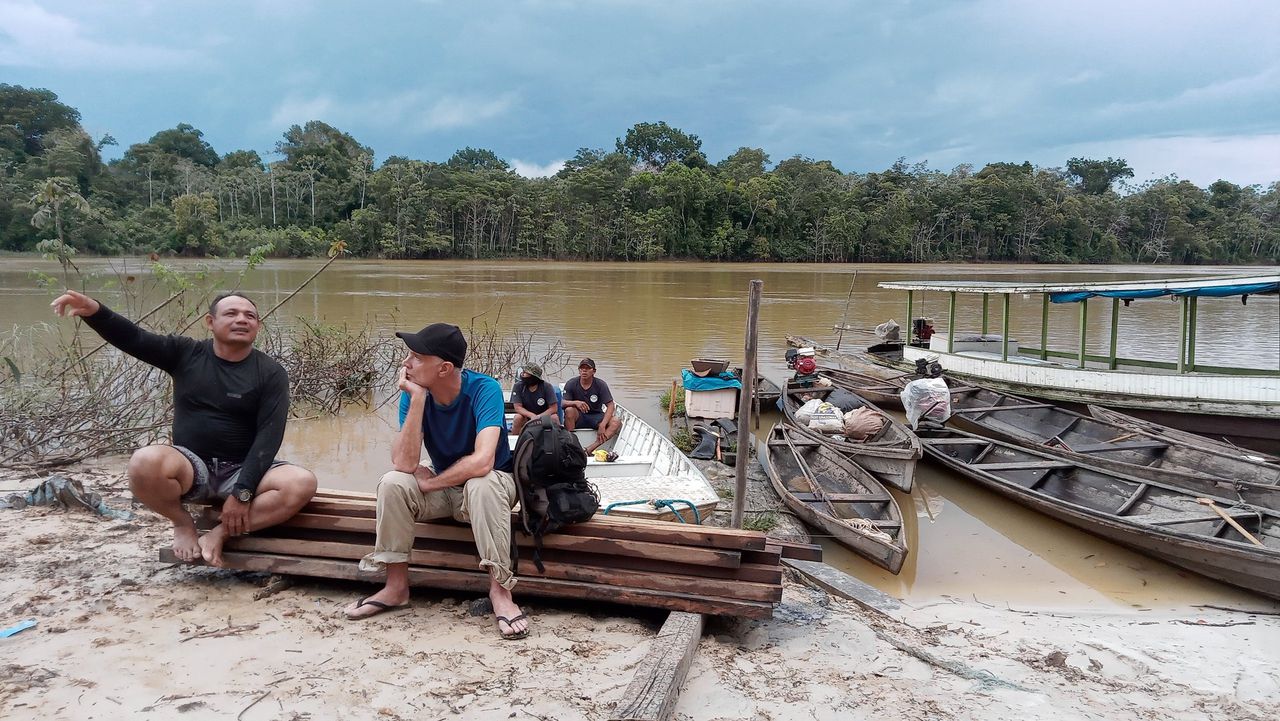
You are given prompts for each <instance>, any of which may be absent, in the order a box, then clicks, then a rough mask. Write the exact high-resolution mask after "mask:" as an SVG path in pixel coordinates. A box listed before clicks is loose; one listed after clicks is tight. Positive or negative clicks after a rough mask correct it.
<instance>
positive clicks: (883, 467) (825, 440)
mask: <svg viewBox="0 0 1280 721" xmlns="http://www.w3.org/2000/svg"><path fill="white" fill-rule="evenodd" d="M829 390H830V389H824V388H800V389H796V388H787V389H786V390H785V391H784V392H783V396H782V398H781V400H779V401H778V406H779V407H780V410H781V411H782V413H783V415H784V416H785V417H786V419H787V423H789V424H790V425H791V426H792V428H794V429H795V430H796V432H798V433H800V434H801V435H803V436H805V437H807V438H808V439H810V440H813V441H817V442H818V443H821V444H823V445H826V446H827V447H829V448H833V449H835V450H837V451H839V452H840V453H843V454H845V455H846V456H848V457H850V458H852V459H853V461H854V462H855V463H857V464H858V465H859V466H861V467H862V468H863V469H865V470H866V471H867V472H869V473H870V474H871V475H872V476H875V478H876V480H878V481H880V482H881V483H884V484H886V485H889V486H892V487H894V488H896V489H898V490H900V491H902V492H903V493H910V492H911V486H912V483H913V482H914V480H915V474H916V463H917V461H919V459H920V456H921V455H922V451H921V449H920V440H919V439H918V438H916V436H915V434H914V433H912V432H911V429H910V428H907V426H906V425H904V424H903V423H902V422H901V421H898V420H897V419H895V418H893V417H892V416H890V415H888V414H886V413H885V412H884V411H882V410H880V409H879V408H877V407H876V406H875V404H874V403H871V402H869V401H868V402H867V407H869V408H871V409H872V410H875V411H877V412H879V413H880V415H882V416H883V417H884V418H885V422H886V424H887V425H888V427H887V428H886V430H885V433H884V436H883V437H882V438H881V439H879V440H869V441H863V442H857V441H843V440H835V439H833V438H830V437H828V436H826V435H823V434H822V433H819V432H817V431H813V430H810V429H808V428H805V427H803V426H801V425H800V424H799V423H798V422H797V421H796V417H795V413H796V410H797V409H798V408H799V406H800V403H799V402H798V400H797V399H796V398H795V397H794V396H795V395H796V394H799V393H814V394H822V393H825V392H828V391H829ZM864 400H865V399H864Z"/></svg>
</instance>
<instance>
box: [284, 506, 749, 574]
mask: <svg viewBox="0 0 1280 721" xmlns="http://www.w3.org/2000/svg"><path fill="white" fill-rule="evenodd" d="M280 525H282V526H286V527H290V528H315V529H320V530H330V531H357V532H363V533H373V532H374V531H375V522H374V520H373V519H371V518H354V517H350V516H328V515H319V514H314V513H299V514H298V515H296V516H294V517H293V518H290V519H289V520H288V521H285V522H284V523H282V524H280ZM414 534H415V535H416V536H417V537H418V538H425V539H431V540H440V541H466V542H474V537H473V536H472V535H471V527H470V526H465V525H446V524H443V523H418V524H416V525H415V526H414ZM515 538H516V543H517V544H518V545H520V546H532V545H533V538H532V537H530V536H527V535H525V534H523V533H517V534H516V536H515ZM542 546H543V548H555V549H561V550H575V551H582V552H585V553H602V554H610V555H616V556H629V557H634V558H652V559H664V560H668V561H670V562H672V563H688V564H694V565H705V566H719V567H721V568H737V567H738V566H740V565H742V553H744V552H742V551H730V550H725V549H720V548H699V547H696V546H675V545H670V544H665V543H651V542H648V541H630V540H624V539H616V538H600V537H592V536H579V535H571V534H567V533H553V534H550V535H548V536H544V537H543V539H542ZM747 553H762V551H747ZM752 562H753V563H761V562H762V561H752Z"/></svg>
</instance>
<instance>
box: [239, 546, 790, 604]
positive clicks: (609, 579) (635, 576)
mask: <svg viewBox="0 0 1280 721" xmlns="http://www.w3.org/2000/svg"><path fill="white" fill-rule="evenodd" d="M226 548H227V550H233V551H245V552H253V553H273V554H279V555H282V556H307V557H317V558H332V559H338V560H346V561H350V562H355V561H358V560H360V559H361V558H363V557H364V556H365V555H366V554H368V553H369V552H370V551H371V550H372V548H371V547H370V546H369V545H361V544H354V543H340V542H333V541H314V540H301V539H293V538H262V537H255V536H243V537H240V538H235V539H231V540H229V541H228V542H227V546H226ZM409 563H410V564H411V565H414V566H429V567H432V568H444V569H454V570H461V571H466V570H479V564H480V558H479V557H478V556H476V555H475V553H474V552H473V553H456V552H449V551H437V550H427V549H416V548H415V549H414V550H413V551H411V552H410V553H409ZM543 567H544V568H545V569H546V571H545V573H539V572H538V570H537V568H535V567H534V565H533V563H532V561H530V562H529V563H527V565H525V564H522V565H521V573H520V574H519V578H520V580H521V582H523V581H525V580H528V579H544V578H545V579H559V580H567V581H582V582H584V583H594V584H599V585H604V586H626V587H629V588H639V589H647V590H653V591H670V592H672V593H698V594H700V595H706V596H723V597H725V598H734V599H742V600H747V601H773V602H777V601H781V600H782V586H781V585H768V584H763V583H748V582H745V581H737V580H719V579H710V578H699V577H696V576H680V575H676V574H672V573H645V572H640V571H628V570H623V569H612V568H600V567H594V566H585V565H579V564H575V563H561V562H558V561H548V560H544V561H543Z"/></svg>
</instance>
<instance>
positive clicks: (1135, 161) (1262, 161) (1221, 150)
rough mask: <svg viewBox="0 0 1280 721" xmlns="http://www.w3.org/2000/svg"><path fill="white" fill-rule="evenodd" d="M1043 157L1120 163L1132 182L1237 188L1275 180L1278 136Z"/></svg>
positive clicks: (1088, 147)
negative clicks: (1225, 183)
mask: <svg viewBox="0 0 1280 721" xmlns="http://www.w3.org/2000/svg"><path fill="white" fill-rule="evenodd" d="M1046 155H1047V156H1048V157H1049V158H1070V157H1085V158H1105V157H1115V158H1124V159H1125V160H1126V161H1128V163H1129V165H1130V167H1132V168H1133V170H1134V178H1133V181H1132V182H1135V183H1141V182H1143V181H1146V180H1151V179H1154V178H1161V177H1164V176H1166V175H1171V174H1172V175H1177V176H1178V177H1179V178H1181V179H1183V180H1189V181H1191V182H1192V183H1195V184H1196V185H1198V186H1200V187H1202V188H1203V187H1206V186H1208V185H1209V184H1210V183H1213V182H1215V181H1217V180H1220V179H1222V180H1229V181H1231V182H1232V183H1235V184H1237V185H1255V184H1261V185H1269V184H1271V183H1274V182H1276V181H1280V133H1269V134H1259V135H1219V136H1212V135H1199V136H1189V135H1183V136H1172V137H1164V138H1128V139H1122V140H1109V141H1106V142H1097V143H1080V144H1076V145H1069V146H1065V147H1062V148H1056V149H1050V150H1049V151H1047V153H1046ZM1061 162H1062V160H1056V161H1054V160H1050V161H1048V163H1047V164H1048V165H1057V164H1059V163H1061Z"/></svg>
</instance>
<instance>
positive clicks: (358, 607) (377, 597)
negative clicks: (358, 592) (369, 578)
mask: <svg viewBox="0 0 1280 721" xmlns="http://www.w3.org/2000/svg"><path fill="white" fill-rule="evenodd" d="M408 602H409V589H407V588H406V589H404V590H393V589H391V588H386V587H384V588H383V589H382V590H381V591H378V592H377V593H375V594H373V595H372V596H369V597H368V598H362V599H360V600H359V601H352V602H351V603H349V604H347V607H346V608H344V609H342V612H343V613H344V614H346V616H347V618H348V619H350V620H352V621H354V620H356V619H359V618H368V617H369V616H376V615H378V614H379V613H383V612H385V611H394V610H396V609H397V608H399V607H400V606H403V605H405V604H406V603H408Z"/></svg>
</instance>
